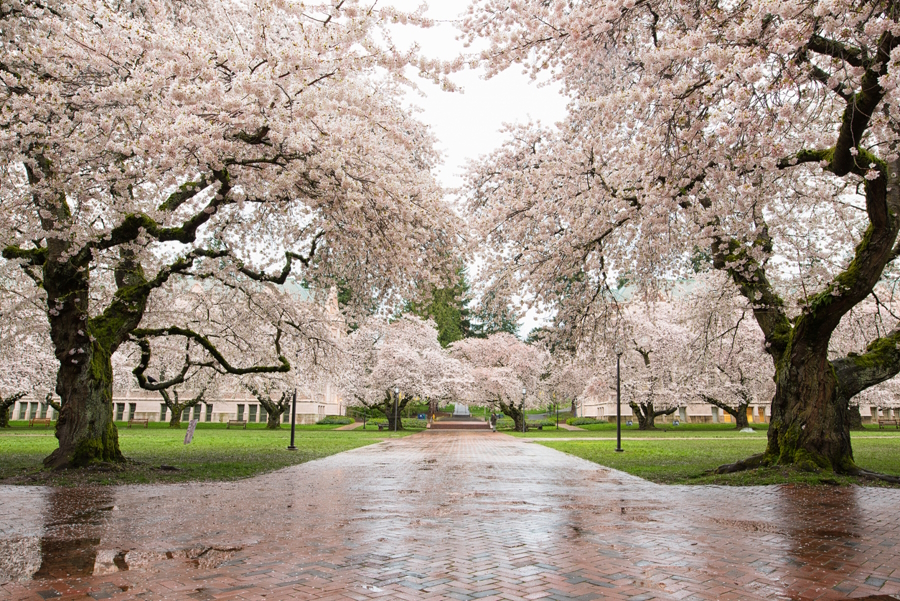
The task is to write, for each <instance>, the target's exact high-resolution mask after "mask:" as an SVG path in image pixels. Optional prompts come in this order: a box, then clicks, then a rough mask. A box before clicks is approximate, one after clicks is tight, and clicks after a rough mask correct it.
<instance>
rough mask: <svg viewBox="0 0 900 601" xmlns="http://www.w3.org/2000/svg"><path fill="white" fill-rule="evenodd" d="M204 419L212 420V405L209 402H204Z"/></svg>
mask: <svg viewBox="0 0 900 601" xmlns="http://www.w3.org/2000/svg"><path fill="white" fill-rule="evenodd" d="M206 421H208V422H211V421H212V405H211V404H209V403H207V404H206Z"/></svg>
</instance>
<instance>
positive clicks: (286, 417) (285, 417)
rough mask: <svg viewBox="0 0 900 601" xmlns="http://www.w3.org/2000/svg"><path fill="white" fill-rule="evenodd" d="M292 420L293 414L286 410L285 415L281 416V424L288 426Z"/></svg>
mask: <svg viewBox="0 0 900 601" xmlns="http://www.w3.org/2000/svg"><path fill="white" fill-rule="evenodd" d="M290 419H291V414H290V413H289V412H288V411H287V410H285V412H284V413H282V414H281V423H283V424H286V423H288V421H289V420H290Z"/></svg>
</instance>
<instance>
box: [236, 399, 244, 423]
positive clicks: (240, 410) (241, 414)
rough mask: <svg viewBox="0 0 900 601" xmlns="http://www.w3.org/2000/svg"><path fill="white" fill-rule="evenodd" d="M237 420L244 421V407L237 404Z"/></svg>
mask: <svg viewBox="0 0 900 601" xmlns="http://www.w3.org/2000/svg"><path fill="white" fill-rule="evenodd" d="M237 418H238V419H239V420H243V419H244V405H243V403H238V414H237Z"/></svg>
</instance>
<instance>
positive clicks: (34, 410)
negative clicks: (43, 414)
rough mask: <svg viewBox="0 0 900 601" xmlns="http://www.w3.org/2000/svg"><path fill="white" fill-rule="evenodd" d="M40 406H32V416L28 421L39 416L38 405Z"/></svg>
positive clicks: (35, 404)
mask: <svg viewBox="0 0 900 601" xmlns="http://www.w3.org/2000/svg"><path fill="white" fill-rule="evenodd" d="M39 404H40V403H32V404H31V415H30V416H29V418H28V419H34V418H36V417H37V416H38V405H39Z"/></svg>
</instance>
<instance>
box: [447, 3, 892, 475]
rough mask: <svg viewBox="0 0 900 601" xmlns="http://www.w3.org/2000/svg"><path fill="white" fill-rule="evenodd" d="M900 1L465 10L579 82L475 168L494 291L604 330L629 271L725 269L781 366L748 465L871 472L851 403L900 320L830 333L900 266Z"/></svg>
mask: <svg viewBox="0 0 900 601" xmlns="http://www.w3.org/2000/svg"><path fill="white" fill-rule="evenodd" d="M898 16H900V15H898V8H897V6H896V5H895V3H893V2H889V1H878V2H859V1H853V0H833V1H828V2H824V1H814V0H788V1H777V2H776V1H771V0H751V1H747V2H728V3H725V2H719V1H716V0H688V1H684V2H666V1H662V0H638V1H634V0H630V1H627V2H622V1H613V0H579V1H576V2H568V1H562V0H550V1H542V0H541V1H539V0H522V1H520V2H511V3H510V2H506V1H504V0H478V1H476V2H474V3H473V5H472V7H471V9H470V11H469V14H468V17H467V19H466V21H465V24H464V29H465V32H466V35H468V36H469V39H470V40H471V41H475V40H476V39H479V38H486V39H488V40H489V42H490V43H489V46H488V47H487V48H486V49H485V50H484V51H483V52H482V54H481V55H480V60H481V62H482V63H483V64H485V65H487V67H488V69H489V70H491V72H493V73H496V72H499V71H500V70H502V69H505V68H508V67H509V66H510V65H513V64H524V65H525V68H526V70H530V71H531V72H532V73H534V74H537V73H539V72H542V71H549V72H551V73H552V74H553V76H554V77H556V78H557V79H558V80H559V81H560V82H562V85H563V86H564V89H565V91H566V92H567V93H568V94H569V95H570V97H571V102H570V105H569V111H568V116H567V118H566V119H565V120H564V121H563V122H562V123H560V124H558V127H557V128H540V127H537V126H533V125H524V126H518V127H512V128H510V129H509V140H508V142H507V143H506V145H505V146H504V147H503V148H501V149H500V150H499V151H497V152H496V153H495V154H494V155H492V156H490V157H487V158H486V159H484V160H483V161H481V162H480V163H479V164H477V165H475V166H474V168H473V170H472V171H471V173H470V176H469V179H468V186H467V188H468V198H469V209H470V211H471V213H472V214H473V215H474V216H476V217H477V219H478V221H479V224H480V225H479V228H480V231H481V233H482V237H483V240H484V247H485V248H486V249H488V255H489V259H488V260H489V262H490V264H491V266H492V270H491V282H492V285H491V289H492V290H494V291H495V292H496V293H497V294H498V295H499V296H505V297H512V296H514V295H515V294H524V295H525V298H534V299H535V300H536V301H537V302H543V303H546V304H548V305H551V306H553V307H554V309H555V310H556V314H555V320H556V324H555V326H556V328H557V331H560V332H573V331H577V332H579V333H582V334H584V333H587V334H592V333H593V332H596V331H599V330H600V329H602V328H599V327H598V324H599V323H601V322H602V318H603V317H605V316H606V315H607V312H608V311H609V306H610V301H614V300H615V294H613V293H612V290H611V282H614V281H615V280H616V279H618V278H621V277H623V276H626V277H627V279H628V280H629V281H630V282H633V283H636V284H637V285H639V286H641V287H642V288H644V289H646V288H651V287H652V286H653V285H654V284H656V283H658V282H660V281H661V280H666V279H671V278H672V277H673V276H674V275H676V274H678V273H684V272H687V271H688V270H690V269H691V268H697V267H703V266H704V264H705V267H707V268H715V269H719V270H721V271H723V272H724V273H726V274H727V275H728V276H729V278H730V280H731V281H732V283H733V284H734V285H736V286H737V287H738V288H739V290H740V292H741V293H742V294H743V295H744V297H745V298H746V299H747V300H748V301H749V302H750V303H751V306H752V309H753V315H754V318H755V321H756V323H757V325H758V327H759V329H760V331H761V332H762V334H763V336H764V338H765V343H766V350H767V352H768V354H769V356H770V357H771V359H772V361H773V364H774V367H775V373H776V376H775V378H776V392H775V397H774V401H773V409H772V422H771V427H770V429H769V444H768V447H767V450H766V453H765V454H764V456H762V457H759V458H756V459H754V461H753V462H750V463H748V464H747V465H758V464H759V463H761V462H764V463H780V464H794V465H798V466H800V467H801V468H803V469H834V470H838V471H843V472H852V473H859V470H858V469H857V468H856V466H855V464H854V462H853V456H852V449H851V446H850V437H849V429H848V400H849V399H850V398H851V397H853V396H854V395H855V394H857V393H858V392H860V391H862V390H864V389H866V388H868V387H870V386H872V385H874V384H876V383H878V382H881V381H883V380H885V379H887V378H890V377H892V376H893V375H894V374H896V373H897V371H898V369H900V352H898V350H897V343H898V340H900V329H897V328H896V327H894V326H892V329H890V330H888V331H887V332H883V333H880V334H878V335H877V336H876V337H874V338H873V339H871V340H870V341H869V343H868V345H867V347H866V351H865V352H864V353H862V354H860V355H845V356H840V357H834V358H832V359H831V360H829V357H828V347H829V341H830V339H831V335H832V333H833V332H834V331H835V329H836V328H837V327H838V325H839V324H840V322H841V320H842V318H844V316H846V315H847V314H848V312H850V311H851V309H852V308H853V307H854V306H856V305H858V304H859V303H860V302H861V301H862V300H863V299H865V298H866V297H867V296H869V295H870V294H871V293H872V291H873V289H874V287H875V286H876V285H877V284H878V283H879V281H881V280H883V279H890V278H892V277H893V273H894V271H895V270H894V268H893V261H894V260H895V257H896V256H897V254H898V246H897V234H898V230H900V159H898V147H897V145H898V141H900V106H898V100H900V98H898V85H897V84H898V76H900V63H898V59H900V56H898V52H900V50H898V46H900V37H898V36H900V22H898ZM698 257H701V258H702V260H701V261H700V262H699V263H698V261H697V258H698ZM692 259H693V261H692Z"/></svg>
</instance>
